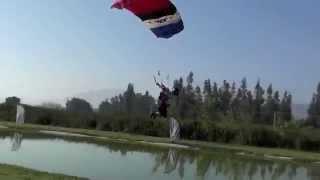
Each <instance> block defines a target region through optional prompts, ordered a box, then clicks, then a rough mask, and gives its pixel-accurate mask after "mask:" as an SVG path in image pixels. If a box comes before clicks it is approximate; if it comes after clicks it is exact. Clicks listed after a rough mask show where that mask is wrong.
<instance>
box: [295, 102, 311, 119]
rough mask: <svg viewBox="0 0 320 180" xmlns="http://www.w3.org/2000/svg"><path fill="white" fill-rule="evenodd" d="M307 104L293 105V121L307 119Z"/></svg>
mask: <svg viewBox="0 0 320 180" xmlns="http://www.w3.org/2000/svg"><path fill="white" fill-rule="evenodd" d="M308 108H309V105H308V104H293V105H292V113H293V116H294V117H295V119H303V118H307V117H308Z"/></svg>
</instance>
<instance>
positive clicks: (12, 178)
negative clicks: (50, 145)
mask: <svg viewBox="0 0 320 180" xmlns="http://www.w3.org/2000/svg"><path fill="white" fill-rule="evenodd" d="M0 179H5V180H21V179H30V180H31V179H32V180H82V179H84V178H77V177H71V176H65V175H60V174H50V173H46V172H39V171H35V170H31V169H26V168H22V167H18V166H11V165H4V164H0Z"/></svg>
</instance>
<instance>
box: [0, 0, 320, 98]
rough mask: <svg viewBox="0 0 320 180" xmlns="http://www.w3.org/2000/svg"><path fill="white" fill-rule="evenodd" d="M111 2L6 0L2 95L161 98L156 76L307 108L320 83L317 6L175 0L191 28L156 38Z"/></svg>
mask: <svg viewBox="0 0 320 180" xmlns="http://www.w3.org/2000/svg"><path fill="white" fill-rule="evenodd" d="M111 3H112V1H111V0H90V1H89V0H28V1H25V0H1V1H0V98H2V99H3V98H5V97H7V96H13V95H14V96H19V97H21V98H22V99H23V101H24V102H28V103H40V102H41V101H45V100H57V99H60V100H61V99H66V98H68V97H71V96H73V95H75V94H78V93H81V92H86V91H92V90H99V89H125V88H126V86H127V84H128V83H129V82H132V83H134V85H135V88H136V91H141V92H143V91H145V90H150V91H151V93H152V94H154V95H156V94H157V92H158V90H157V89H156V87H155V86H154V82H153V77H152V76H153V74H155V72H157V71H158V70H160V71H161V72H162V74H169V75H170V80H171V81H172V80H173V79H175V78H178V77H180V76H186V75H187V74H188V72H190V71H193V72H194V74H195V84H199V85H202V82H203V81H204V80H205V79H207V78H210V79H211V80H214V81H217V82H222V81H223V80H224V79H226V80H230V81H236V82H239V81H240V80H241V79H242V78H243V77H247V79H248V81H249V84H250V86H251V87H252V86H253V85H254V83H255V82H256V81H257V80H258V79H261V81H262V83H263V84H264V85H265V86H266V85H268V84H269V83H273V87H274V88H276V89H280V90H282V91H283V90H288V91H289V92H291V93H292V94H293V96H294V102H295V103H308V102H309V101H310V99H311V95H312V93H313V92H314V91H315V89H316V86H317V83H318V82H319V81H320V23H319V18H320V11H319V9H320V1H319V0H304V1H301V0H281V1H279V0H267V1H248V0H236V1H235V0H201V1H197V0H175V1H174V3H175V4H176V6H177V7H178V9H179V11H180V13H181V15H182V17H183V20H184V23H185V30H184V31H183V32H182V33H180V34H178V35H177V36H175V37H173V38H171V39H169V40H165V39H157V38H155V37H154V35H153V34H152V33H151V32H150V31H149V30H148V29H147V28H146V27H145V26H144V25H143V24H142V23H141V22H140V21H139V19H138V18H137V17H135V16H133V15H131V14H130V13H129V12H127V11H119V10H111V9H110V5H111Z"/></svg>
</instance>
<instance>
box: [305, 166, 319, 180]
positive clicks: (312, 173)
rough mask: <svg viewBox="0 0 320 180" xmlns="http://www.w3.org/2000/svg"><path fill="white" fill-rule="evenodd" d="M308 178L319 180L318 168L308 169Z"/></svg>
mask: <svg viewBox="0 0 320 180" xmlns="http://www.w3.org/2000/svg"><path fill="white" fill-rule="evenodd" d="M308 177H309V178H310V180H320V167H319V166H313V167H309V168H308Z"/></svg>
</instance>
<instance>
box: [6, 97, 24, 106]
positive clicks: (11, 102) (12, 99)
mask: <svg viewBox="0 0 320 180" xmlns="http://www.w3.org/2000/svg"><path fill="white" fill-rule="evenodd" d="M20 101H21V100H20V98H18V97H15V96H13V97H7V98H6V104H7V105H13V106H16V105H18V104H20Z"/></svg>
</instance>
